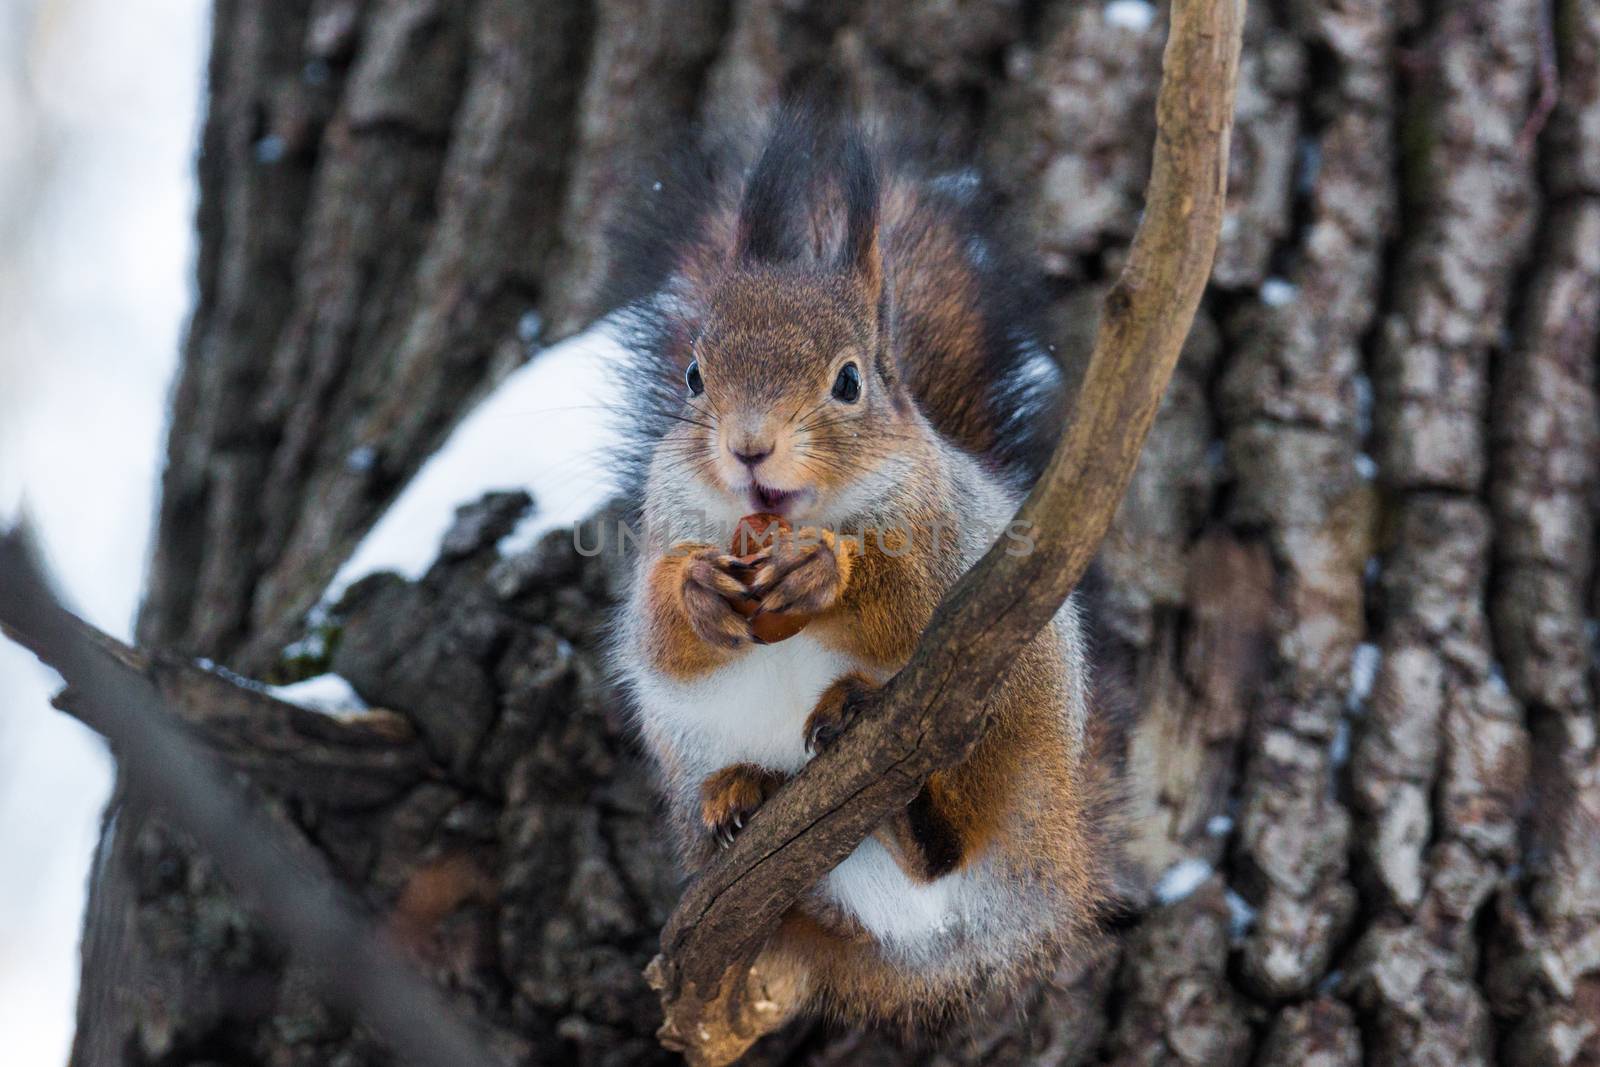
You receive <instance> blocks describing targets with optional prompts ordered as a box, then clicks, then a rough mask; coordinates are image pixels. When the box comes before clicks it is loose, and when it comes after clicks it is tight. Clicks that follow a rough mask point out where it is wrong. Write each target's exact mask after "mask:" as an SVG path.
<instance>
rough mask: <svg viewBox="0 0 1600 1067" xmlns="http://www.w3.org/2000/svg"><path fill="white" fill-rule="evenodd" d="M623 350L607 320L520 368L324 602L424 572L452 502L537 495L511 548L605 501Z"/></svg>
mask: <svg viewBox="0 0 1600 1067" xmlns="http://www.w3.org/2000/svg"><path fill="white" fill-rule="evenodd" d="M622 355H623V351H622V348H621V346H620V345H619V344H618V342H617V340H616V338H615V336H614V335H613V333H612V332H611V330H610V329H609V328H607V327H606V326H604V325H602V326H597V327H595V328H593V329H591V330H589V331H587V332H585V333H582V334H579V335H578V336H576V337H573V338H570V339H569V340H566V341H563V342H562V343H561V344H559V345H556V346H554V347H553V348H549V349H546V350H545V351H543V352H541V353H540V354H539V355H538V356H537V357H536V358H535V359H534V360H533V361H532V362H530V363H528V364H527V365H526V366H523V367H521V368H519V369H518V370H516V371H514V372H513V373H512V374H511V375H510V376H508V377H507V378H506V380H505V381H504V382H502V383H500V385H499V386H498V387H497V388H496V389H495V390H494V392H493V393H491V394H490V395H489V397H488V398H487V399H485V400H484V401H483V403H481V404H480V405H478V407H477V408H476V409H475V410H474V411H473V412H472V413H471V414H469V415H468V416H467V417H466V418H465V419H463V420H462V421H461V424H460V425H459V426H457V427H456V429H455V432H454V433H452V434H451V435H450V438H449V440H447V441H446V442H445V444H444V446H443V447H442V448H440V449H439V451H438V452H436V453H435V454H434V455H433V456H432V458H430V459H429V460H428V461H427V463H425V464H424V465H423V467H422V469H421V470H420V471H418V472H417V474H416V476H415V477H414V478H412V479H411V482H410V484H408V485H407V486H406V487H405V489H404V490H403V491H402V492H401V493H400V496H399V497H398V498H396V500H395V502H394V503H393V504H392V505H390V507H389V510H388V511H386V512H385V513H384V515H383V517H382V518H381V519H379V520H378V522H377V524H376V525H375V526H373V528H372V530H371V531H370V532H369V533H368V534H367V536H366V538H365V539H364V540H363V541H362V542H361V544H360V545H359V546H358V547H357V548H356V551H355V552H354V553H353V554H352V555H351V557H350V559H349V560H348V561H346V563H345V565H344V566H343V567H342V568H341V569H340V570H339V573H338V575H337V576H336V577H335V578H334V580H333V583H332V584H331V585H330V586H329V587H328V591H327V593H326V594H325V595H324V602H325V603H327V602H331V601H334V600H337V599H338V597H339V596H340V595H341V594H342V593H343V592H344V590H346V589H348V588H349V587H350V585H351V583H353V582H355V581H357V580H359V579H361V578H364V577H365V576H367V575H369V574H372V573H375V572H377V571H385V570H387V571H396V572H398V573H400V574H402V575H404V576H406V577H408V578H416V577H419V576H421V574H422V573H423V571H424V570H426V569H427V567H428V565H429V564H431V563H432V562H433V561H434V559H435V558H436V557H437V555H438V551H439V542H440V540H441V539H442V538H443V537H444V535H445V531H446V530H448V529H449V528H450V523H451V521H452V520H453V519H454V517H455V509H456V508H457V507H458V506H459V505H461V504H466V503H470V502H471V501H473V500H476V499H477V498H478V497H480V496H482V495H483V494H484V493H487V492H491V491H494V490H506V489H524V490H527V491H528V492H529V493H531V494H532V495H533V498H534V509H533V511H532V512H531V513H530V514H529V516H528V517H527V518H525V519H523V520H522V522H521V523H519V524H518V525H517V527H516V529H515V530H513V531H512V533H510V534H508V535H507V537H506V539H505V540H503V541H502V542H501V545H502V549H503V550H507V551H509V550H510V549H512V548H515V547H518V546H531V545H533V544H534V543H536V542H537V541H538V540H539V538H540V537H542V536H544V534H545V533H547V532H548V531H550V530H552V529H554V528H556V527H558V526H564V525H568V524H570V523H574V522H577V521H578V520H579V519H581V518H583V517H584V516H586V515H588V514H589V513H590V512H592V511H593V510H594V509H595V508H597V507H599V506H600V505H601V504H602V503H604V502H605V501H606V499H607V498H608V497H609V496H610V495H611V494H612V493H613V492H615V490H616V480H615V470H614V466H615V464H614V462H613V461H612V460H611V458H610V457H611V455H612V453H613V450H614V448H615V446H616V443H617V437H616V430H615V428H614V419H613V417H612V412H613V411H614V410H616V408H617V406H618V404H619V403H620V398H619V397H618V395H617V389H616V376H615V375H614V374H613V373H612V366H613V365H614V364H615V361H616V360H618V359H620V358H621V356H622Z"/></svg>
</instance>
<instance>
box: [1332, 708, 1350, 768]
mask: <svg viewBox="0 0 1600 1067" xmlns="http://www.w3.org/2000/svg"><path fill="white" fill-rule="evenodd" d="M1328 762H1329V763H1330V764H1332V766H1333V769H1334V770H1338V769H1339V768H1340V767H1343V766H1344V765H1345V764H1346V763H1349V762H1350V720H1349V719H1340V720H1339V725H1338V726H1337V727H1336V728H1335V729H1334V731H1333V740H1332V741H1331V742H1329V744H1328Z"/></svg>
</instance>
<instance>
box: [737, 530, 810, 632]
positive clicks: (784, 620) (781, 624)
mask: <svg viewBox="0 0 1600 1067" xmlns="http://www.w3.org/2000/svg"><path fill="white" fill-rule="evenodd" d="M774 526H775V527H776V530H775V531H773V534H774V535H773V536H772V537H769V536H768V528H769V527H774ZM791 529H792V528H791V527H790V525H789V523H788V521H787V520H786V519H784V517H783V516H782V515H772V514H769V513H767V512H760V511H758V512H756V513H755V514H753V515H746V516H745V517H744V518H742V519H740V520H739V525H738V526H736V527H735V528H734V532H733V543H732V544H731V545H730V546H729V547H728V551H729V552H730V553H731V554H733V555H735V556H738V557H739V560H740V561H741V562H743V563H749V562H751V561H752V560H754V559H755V558H756V556H757V555H759V554H760V552H761V549H763V548H765V547H766V546H767V545H769V544H772V543H773V542H774V541H775V540H776V539H777V538H778V537H782V536H784V535H785V534H787V533H789V532H790V531H791ZM759 607H760V603H759V602H758V601H756V600H755V599H753V598H748V597H747V598H745V599H743V600H736V601H734V602H733V610H735V611H737V612H738V613H739V614H740V615H743V616H744V617H745V618H747V619H748V618H749V617H750V616H752V615H754V614H755V613H756V610H757V609H758V608H759ZM810 621H811V616H809V615H801V614H795V613H780V612H774V613H772V614H767V615H763V616H761V617H760V618H758V619H756V620H755V621H754V622H752V623H751V624H750V633H751V635H752V636H754V637H755V639H756V640H757V641H760V642H761V643H762V644H765V645H772V644H777V643H778V642H779V641H787V640H788V639H789V638H791V637H793V636H794V635H795V634H797V633H799V632H800V631H801V630H804V629H805V628H806V623H808V622H810Z"/></svg>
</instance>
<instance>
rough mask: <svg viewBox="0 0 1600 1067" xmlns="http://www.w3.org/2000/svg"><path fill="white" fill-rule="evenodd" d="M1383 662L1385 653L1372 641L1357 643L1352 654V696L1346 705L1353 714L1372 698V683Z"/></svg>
mask: <svg viewBox="0 0 1600 1067" xmlns="http://www.w3.org/2000/svg"><path fill="white" fill-rule="evenodd" d="M1382 663H1383V653H1382V652H1380V651H1379V650H1378V646H1377V645H1375V644H1372V643H1371V642H1370V641H1368V642H1363V643H1361V644H1359V645H1357V646H1356V650H1355V652H1354V653H1353V654H1352V655H1351V656H1350V696H1349V699H1348V700H1347V701H1346V707H1347V708H1348V709H1349V711H1350V712H1351V713H1352V714H1355V713H1359V712H1360V711H1361V710H1362V709H1363V708H1365V707H1366V706H1367V701H1368V700H1370V699H1371V698H1372V685H1373V683H1374V682H1375V681H1376V680H1377V677H1378V667H1379V665H1380V664H1382Z"/></svg>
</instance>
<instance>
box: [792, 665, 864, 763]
mask: <svg viewBox="0 0 1600 1067" xmlns="http://www.w3.org/2000/svg"><path fill="white" fill-rule="evenodd" d="M876 688H877V686H876V685H874V684H873V683H872V680H871V679H869V678H867V677H866V676H865V675H861V674H847V675H845V676H844V677H843V678H840V679H839V680H838V681H836V682H834V683H833V684H832V685H830V686H828V688H827V689H825V690H823V693H822V696H820V697H818V698H817V706H816V707H814V708H812V709H811V714H810V715H808V716H807V717H806V725H805V735H806V751H807V752H810V753H811V754H812V755H815V754H816V753H818V752H821V751H822V750H823V749H825V748H827V747H828V746H829V745H831V744H833V743H834V742H835V741H837V740H838V739H839V735H840V734H842V733H844V731H845V727H847V726H849V725H850V723H851V722H852V721H853V720H854V719H855V717H856V709H857V707H858V706H859V704H860V701H859V699H858V698H859V697H860V696H861V695H862V694H863V693H869V692H871V691H872V690H874V689H876Z"/></svg>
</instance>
